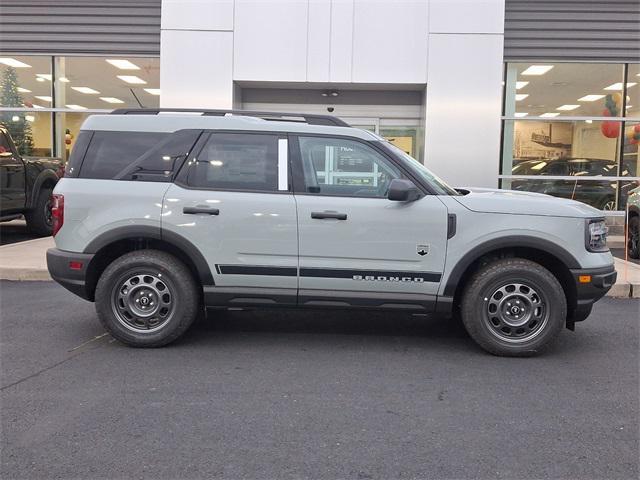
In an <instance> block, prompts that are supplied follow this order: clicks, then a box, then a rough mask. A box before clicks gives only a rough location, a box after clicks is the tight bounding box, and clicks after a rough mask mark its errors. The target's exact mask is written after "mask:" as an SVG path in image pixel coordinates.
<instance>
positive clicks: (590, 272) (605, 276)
mask: <svg viewBox="0 0 640 480" xmlns="http://www.w3.org/2000/svg"><path fill="white" fill-rule="evenodd" d="M571 275H572V276H573V279H574V281H575V285H576V307H575V310H574V312H573V315H572V317H573V318H572V319H571V320H573V321H574V322H580V321H582V320H584V319H585V318H587V316H589V313H590V312H591V307H592V306H593V304H594V303H595V302H597V301H598V300H600V299H601V298H602V297H604V295H605V294H606V293H607V292H608V291H609V290H610V289H611V287H612V286H613V285H614V284H615V283H616V278H617V277H618V274H617V272H616V270H615V267H614V265H613V264H612V265H609V266H606V267H601V268H585V269H575V270H571ZM587 276H588V277H590V281H588V282H587V281H581V280H580V278H581V277H587Z"/></svg>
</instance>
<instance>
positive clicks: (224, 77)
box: [160, 0, 234, 109]
mask: <svg viewBox="0 0 640 480" xmlns="http://www.w3.org/2000/svg"><path fill="white" fill-rule="evenodd" d="M233 20H234V19H233V0H211V1H208V2H203V1H200V0H162V20H161V38H160V92H161V93H160V106H161V107H169V108H171V107H174V108H180V107H181V108H221V109H230V108H232V107H233V98H234V89H233V24H234V22H233Z"/></svg>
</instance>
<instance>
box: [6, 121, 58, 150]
mask: <svg viewBox="0 0 640 480" xmlns="http://www.w3.org/2000/svg"><path fill="white" fill-rule="evenodd" d="M0 124H1V125H3V126H4V127H5V128H6V129H7V130H8V131H9V134H10V135H11V138H12V139H13V141H14V143H15V144H16V147H17V148H18V152H19V153H20V154H21V155H25V156H34V157H51V156H52V141H51V140H52V139H51V113H49V112H38V111H34V112H8V111H2V112H0Z"/></svg>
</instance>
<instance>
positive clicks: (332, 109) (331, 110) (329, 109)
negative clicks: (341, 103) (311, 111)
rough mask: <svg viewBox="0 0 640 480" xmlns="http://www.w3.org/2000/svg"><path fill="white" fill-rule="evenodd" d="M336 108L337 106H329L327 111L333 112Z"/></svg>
mask: <svg viewBox="0 0 640 480" xmlns="http://www.w3.org/2000/svg"><path fill="white" fill-rule="evenodd" d="M334 110H335V108H333V107H327V112H329V113H331V112H333V111H334Z"/></svg>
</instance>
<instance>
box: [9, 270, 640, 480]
mask: <svg viewBox="0 0 640 480" xmlns="http://www.w3.org/2000/svg"><path fill="white" fill-rule="evenodd" d="M0 292H1V298H0V300H1V305H0V308H1V310H0V313H1V320H0V335H1V338H0V340H1V343H0V347H1V348H0V360H1V385H2V387H1V394H0V395H1V397H0V398H1V401H2V410H1V420H2V445H1V446H2V457H1V459H2V471H1V472H0V477H1V478H3V479H14V478H21V479H22V478H24V479H40V478H47V479H48V478H60V479H62V478H64V479H66V478H78V479H94V478H104V479H107V478H108V479H120V478H122V479H124V478H127V479H128V478H136V479H137V478H153V479H160V478H171V479H174V478H175V479H177V478H180V479H196V478H230V479H236V478H248V479H284V478H345V479H396V478H398V479H399V478H434V479H454V478H455V479H489V478H503V479H524V478H527V479H529V478H553V479H570V478H571V479H637V478H638V474H639V467H638V448H639V431H638V426H639V405H638V391H639V390H638V389H639V381H638V369H639V363H640V349H639V336H640V334H639V325H638V324H639V322H640V300H619V299H604V300H603V301H601V302H600V303H598V304H597V305H596V307H595V309H594V313H593V315H592V317H591V318H589V319H588V320H587V321H586V322H584V323H582V324H579V325H578V326H577V329H576V332H573V333H572V332H569V331H564V332H563V333H562V335H561V337H560V339H559V341H558V342H557V344H556V345H555V347H554V348H553V349H552V350H550V351H548V352H547V354H545V355H543V356H540V357H536V358H529V359H509V358H498V357H493V356H490V355H488V354H485V353H484V352H482V351H481V350H480V349H479V348H477V347H476V346H475V344H474V343H473V342H472V341H471V340H470V339H469V338H468V337H467V336H466V335H465V333H464V332H463V331H462V330H461V328H460V327H459V326H458V325H456V324H455V323H454V322H452V321H450V320H446V319H443V318H438V317H433V318H431V317H412V316H410V315H408V314H402V313H377V312H358V313H348V312H334V311H313V312H301V311H281V310H279V311H271V312H264V311H262V312H258V311H254V312H221V313H217V314H215V315H212V316H211V317H210V318H209V319H208V320H206V321H203V322H201V323H199V324H197V325H195V326H194V328H192V329H191V330H190V332H189V333H188V334H187V335H186V337H185V338H183V339H182V340H181V341H179V342H177V343H176V344H174V345H172V346H169V347H166V348H163V349H156V350H143V349H132V348H127V347H125V346H123V345H121V344H119V343H118V342H116V341H115V340H113V339H112V338H111V337H110V336H109V335H107V334H105V332H104V331H103V329H102V328H101V327H100V325H99V323H98V321H97V319H96V317H95V314H94V311H93V305H92V304H91V303H88V302H85V301H83V300H81V299H79V298H77V297H75V296H73V295H72V294H70V293H67V292H66V291H65V290H64V289H62V288H61V287H59V286H57V285H55V284H53V283H51V282H18V283H14V282H6V281H5V282H2V283H0Z"/></svg>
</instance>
